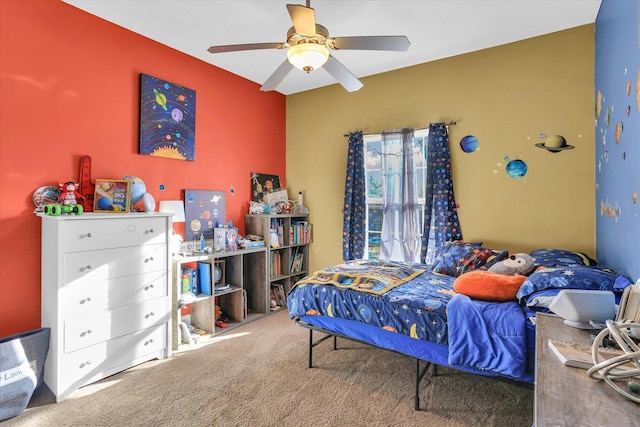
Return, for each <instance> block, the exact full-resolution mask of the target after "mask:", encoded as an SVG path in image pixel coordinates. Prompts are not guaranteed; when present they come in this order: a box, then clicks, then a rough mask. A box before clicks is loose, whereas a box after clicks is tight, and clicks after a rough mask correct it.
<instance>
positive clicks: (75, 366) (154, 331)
mask: <svg viewBox="0 0 640 427" xmlns="http://www.w3.org/2000/svg"><path fill="white" fill-rule="evenodd" d="M166 347H167V324H166V323H165V324H162V325H158V326H154V327H153V328H149V329H145V330H142V331H137V332H134V333H131V334H128V335H124V336H122V337H119V338H116V339H114V340H111V341H108V342H102V343H99V344H96V345H93V346H91V347H87V348H83V349H81V350H78V351H74V352H73V353H69V354H63V355H60V359H59V369H60V371H61V372H64V376H63V377H61V378H60V382H61V384H59V386H60V388H61V389H63V390H66V389H68V388H69V387H71V386H72V385H74V384H76V383H82V385H84V384H86V383H89V382H91V381H92V380H94V379H100V378H103V377H104V375H103V372H105V371H108V370H109V369H112V368H115V367H117V366H118V365H121V364H123V363H126V362H128V361H131V360H135V359H138V358H141V357H144V356H146V355H148V354H152V353H154V352H157V351H159V350H162V349H163V348H166Z"/></svg>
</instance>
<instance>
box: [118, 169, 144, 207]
mask: <svg viewBox="0 0 640 427" xmlns="http://www.w3.org/2000/svg"><path fill="white" fill-rule="evenodd" d="M122 179H124V180H126V181H129V194H130V195H131V204H132V205H135V204H136V203H138V202H139V201H140V200H141V199H142V196H144V195H145V193H146V192H147V186H146V185H144V182H143V181H142V180H141V179H140V178H138V177H137V176H133V175H125V176H123V177H122Z"/></svg>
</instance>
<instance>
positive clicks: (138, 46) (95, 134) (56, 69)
mask: <svg viewBox="0 0 640 427" xmlns="http://www.w3.org/2000/svg"><path fill="white" fill-rule="evenodd" d="M175 30H177V29H173V31H175ZM140 73H144V74H149V75H152V76H154V77H158V78H160V79H163V80H167V81H170V82H173V83H176V84H179V85H181V86H185V87H187V88H190V89H193V90H195V91H196V142H195V145H196V150H195V153H196V155H195V157H196V159H195V161H193V162H190V161H180V160H173V159H165V158H159V157H152V156H143V155H140V154H138V123H139V93H140V88H139V78H140V77H139V76H140ZM285 102H286V99H285V97H284V96H283V95H281V94H278V93H276V92H266V93H265V92H260V90H259V86H258V85H257V84H255V83H253V82H250V81H248V80H246V79H243V78H241V77H238V76H236V75H233V74H231V73H228V72H226V71H223V70H221V69H218V68H216V67H213V66H211V65H208V64H206V63H204V62H202V61H200V60H197V59H194V58H192V57H189V56H186V55H184V54H181V53H179V52H177V51H175V50H173V49H170V48H168V47H166V46H164V45H161V44H158V43H156V42H154V41H151V40H149V39H147V38H144V37H142V36H139V35H137V34H134V33H132V32H130V31H128V30H125V29H123V28H121V27H118V26H116V25H114V24H111V23H109V22H107V21H103V20H101V19H99V18H96V17H94V16H92V15H89V14H87V13H85V12H83V11H80V10H78V9H76V8H74V7H72V6H69V5H67V4H64V3H62V2H60V1H51V0H29V1H17V0H0V189H1V190H2V200H1V201H0V337H2V336H7V335H11V334H14V333H18V332H23V331H27V330H30V329H35V328H38V327H40V260H41V255H40V219H39V218H38V217H36V216H35V215H34V213H33V210H34V205H33V202H32V199H31V197H32V194H33V191H34V190H35V189H37V188H38V187H40V186H42V185H57V183H58V182H60V181H68V180H77V179H78V177H79V167H80V157H81V156H82V155H89V156H91V158H92V178H93V179H95V178H120V177H122V176H124V175H136V176H139V177H140V178H142V180H143V181H144V182H145V184H146V186H147V192H149V193H151V194H152V195H153V196H154V198H155V200H156V202H158V201H160V200H173V199H182V198H183V195H182V190H184V189H185V188H195V189H212V190H225V191H226V195H227V219H230V220H232V221H233V223H234V225H237V226H238V227H239V229H240V233H243V232H244V215H245V213H247V210H248V201H249V200H250V194H251V184H250V179H249V176H250V173H251V172H253V171H255V172H262V173H269V174H278V175H280V177H281V180H282V184H283V185H284V184H285V158H286V155H285ZM161 186H164V190H161V189H160V187H161ZM232 188H233V189H235V192H234V194H232V193H231V191H230V190H231V189H232Z"/></svg>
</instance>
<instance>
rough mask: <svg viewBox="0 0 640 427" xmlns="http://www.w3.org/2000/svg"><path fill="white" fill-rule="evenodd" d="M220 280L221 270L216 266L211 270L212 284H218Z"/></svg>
mask: <svg viewBox="0 0 640 427" xmlns="http://www.w3.org/2000/svg"><path fill="white" fill-rule="evenodd" d="M220 279H222V270H221V269H220V267H218V266H217V265H216V266H215V267H214V268H213V283H218V282H220Z"/></svg>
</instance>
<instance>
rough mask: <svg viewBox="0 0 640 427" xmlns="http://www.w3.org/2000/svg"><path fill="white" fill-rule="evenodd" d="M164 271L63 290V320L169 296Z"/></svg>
mask: <svg viewBox="0 0 640 427" xmlns="http://www.w3.org/2000/svg"><path fill="white" fill-rule="evenodd" d="M166 281H167V274H166V271H164V270H159V271H153V272H151V273H145V274H136V275H133V276H124V277H118V278H115V279H109V280H98V281H95V282H91V283H86V282H85V283H84V284H82V285H79V286H65V287H63V288H62V289H60V293H59V296H60V302H59V306H60V314H61V316H62V317H63V318H69V317H82V316H88V315H91V314H94V313H97V312H99V311H105V310H109V309H112V308H116V307H120V306H123V305H127V304H135V303H137V302H141V301H147V300H151V299H154V298H158V297H163V296H167V283H166Z"/></svg>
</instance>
